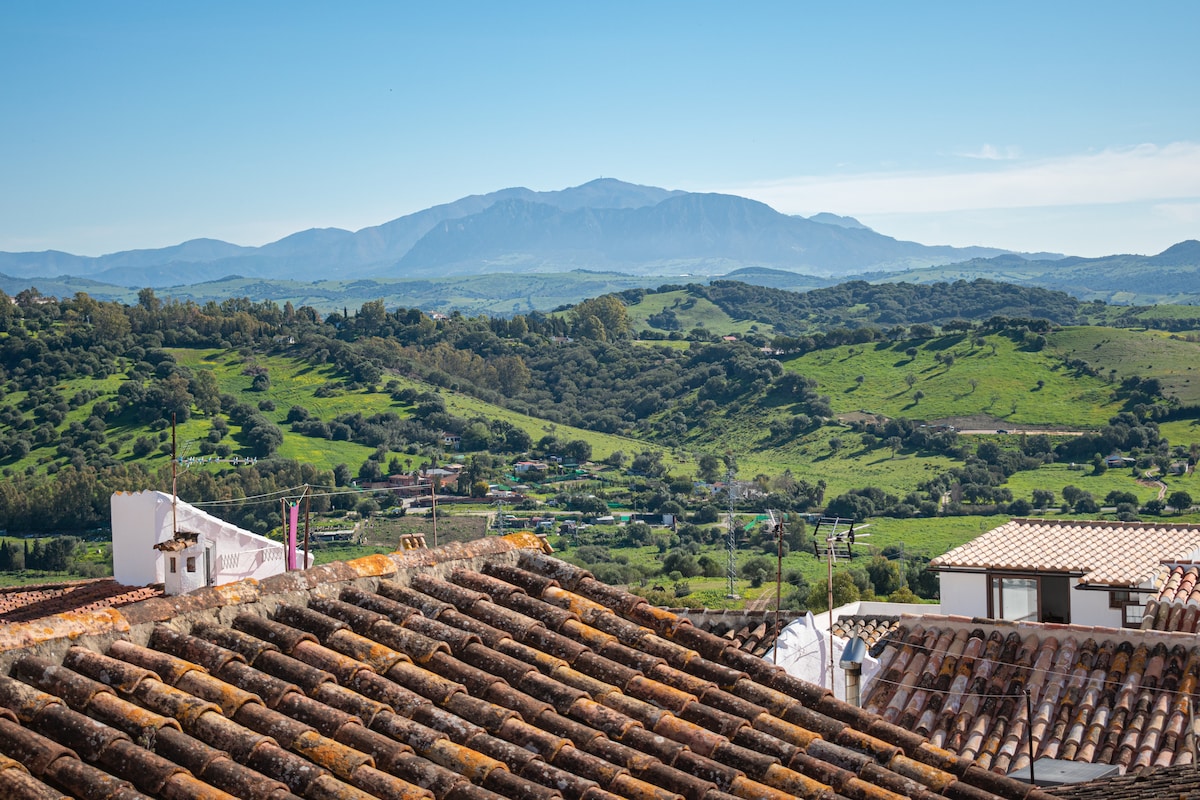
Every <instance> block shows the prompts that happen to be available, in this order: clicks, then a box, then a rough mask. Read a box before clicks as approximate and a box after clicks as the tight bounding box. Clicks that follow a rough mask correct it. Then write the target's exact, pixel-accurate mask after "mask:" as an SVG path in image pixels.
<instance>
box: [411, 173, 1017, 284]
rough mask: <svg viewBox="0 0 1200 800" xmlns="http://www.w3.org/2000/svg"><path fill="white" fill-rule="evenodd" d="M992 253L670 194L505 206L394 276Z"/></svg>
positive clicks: (419, 251) (453, 230) (853, 263)
mask: <svg viewBox="0 0 1200 800" xmlns="http://www.w3.org/2000/svg"><path fill="white" fill-rule="evenodd" d="M1002 252H1004V251H1002V250H997V249H995V248H952V247H927V246H925V245H921V244H916V243H915V242H902V241H898V240H896V239H893V238H891V237H888V236H881V235H880V234H877V233H875V232H874V231H871V230H870V229H868V228H865V227H859V228H850V227H844V226H842V225H828V224H824V223H820V222H813V221H812V220H808V219H804V218H803V217H793V216H788V215H786V214H780V213H779V212H777V211H775V210H774V209H772V208H771V207H770V206H767V205H765V204H763V203H759V202H757V201H754V200H747V199H745V198H743V197H735V196H732V195H722V194H693V193H688V194H677V195H675V196H673V197H669V198H667V199H666V200H663V201H662V202H659V203H657V204H655V205H648V206H642V207H638V208H597V207H581V208H577V209H575V210H563V209H560V208H554V207H551V206H549V205H546V204H544V203H540V202H529V201H526V200H519V199H507V200H503V201H499V202H496V203H494V204H493V205H492V206H490V207H489V208H487V209H486V210H484V211H481V212H480V213H478V214H472V215H470V216H467V217H462V218H459V219H454V220H446V221H443V222H441V223H439V224H438V225H436V226H435V227H434V228H433V229H432V230H430V231H429V232H428V233H427V234H425V236H424V237H422V238H421V240H420V241H418V242H417V243H416V244H415V245H413V247H412V249H411V250H409V251H408V253H407V254H405V256H404V257H403V258H401V259H400V260H399V261H398V262H397V264H396V272H395V273H393V274H398V275H411V274H415V273H417V272H419V271H422V270H437V271H439V272H441V273H442V274H446V273H450V274H455V273H458V274H465V273H476V272H481V271H482V272H488V271H513V272H524V271H531V272H539V271H541V272H545V271H561V270H563V269H573V268H587V269H607V270H617V271H622V272H630V273H634V274H662V275H675V274H685V273H686V274H697V275H717V274H722V273H725V272H728V271H730V270H733V269H738V268H740V267H743V266H768V267H773V268H777V269H787V270H793V271H799V272H805V273H809V274H814V275H826V276H834V275H847V274H850V273H853V272H860V271H863V270H871V269H902V268H905V267H910V266H913V265H915V264H921V265H927V264H930V263H945V262H947V261H952V260H963V259H966V258H972V257H979V256H989V255H997V254H999V253H1002Z"/></svg>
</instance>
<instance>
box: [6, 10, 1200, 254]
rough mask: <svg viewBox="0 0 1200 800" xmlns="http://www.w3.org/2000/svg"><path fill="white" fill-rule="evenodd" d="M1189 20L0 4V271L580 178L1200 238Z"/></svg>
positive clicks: (967, 240)
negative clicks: (46, 257) (6, 264)
mask: <svg viewBox="0 0 1200 800" xmlns="http://www.w3.org/2000/svg"><path fill="white" fill-rule="evenodd" d="M1198 39H1200V3H1196V2H1194V0H1183V1H1181V2H1173V1H1170V0H1163V1H1161V2H1152V3H1145V4H1132V3H1113V2H1095V1H1093V2H1054V3H1046V2H1010V3H1003V4H997V3H990V4H983V3H963V2H946V3H940V2H914V3H897V2H879V3H875V2H866V3H862V2H860V3H855V4H853V5H851V4H840V3H816V2H787V3H755V4H748V3H737V4H734V3H709V2H680V3H675V2H657V3H649V2H642V3H623V2H604V3H596V4H583V3H562V2H555V3H518V2H513V3H496V2H490V3H460V2H438V3H415V2H414V3H403V2H380V3H368V2H351V3H308V2H286V3H285V2H279V3H275V2H252V3H223V2H206V3H193V4H184V3H162V2H134V1H132V0H130V1H129V2H120V3H95V2H66V1H64V2H53V3H46V2H37V1H36V0H17V1H16V2H12V3H8V4H6V5H5V8H4V10H3V12H2V16H0V109H2V110H3V116H2V122H0V153H3V154H4V155H3V157H2V158H0V187H2V188H0V250H4V251H25V250H46V249H56V250H65V251H68V252H72V253H78V254H82V255H100V254H102V253H108V252H113V251H117V250H126V249H135V248H148V247H162V246H167V245H171V244H177V243H179V242H181V241H184V240H187V239H191V238H198V237H211V238H217V239H224V240H226V241H230V242H234V243H237V244H243V245H258V244H264V243H266V242H269V241H273V240H275V239H278V238H280V237H282V236H285V235H287V234H289V233H292V232H295V231H297V230H302V229H305V228H311V227H341V228H347V229H351V230H357V229H359V228H362V227H366V226H369V225H376V224H379V223H382V222H385V221H387V220H390V219H394V218H396V217H398V216H402V215H404V214H407V213H411V212H414V211H418V210H420V209H422V208H426V207H428V206H431V205H434V204H437V203H444V202H449V201H452V200H455V199H457V198H459V197H462V196H464V195H468V194H482V193H486V192H490V191H494V190H496V189H501V188H504V187H508V186H527V187H529V188H531V189H542V190H544V189H561V188H564V187H566V186H574V185H578V184H580V183H583V182H585V181H588V180H591V179H593V178H597V177H601V176H603V177H612V178H620V179H621V180H625V181H630V182H633V183H642V184H649V185H655V186H662V187H665V188H670V189H686V190H691V191H711V192H729V193H734V194H741V195H744V196H747V197H753V198H756V199H759V200H762V201H764V202H766V203H769V204H770V205H771V206H773V207H774V208H776V209H778V210H780V211H782V212H785V213H792V214H803V215H805V216H808V215H811V214H814V213H817V212H820V211H829V212H833V213H837V214H845V215H850V216H854V217H857V218H858V219H860V220H861V221H862V222H864V223H865V224H868V225H870V226H871V227H873V228H874V229H875V230H877V231H879V232H880V233H884V234H887V235H890V236H894V237H896V238H900V239H909V240H913V241H919V242H922V243H925V244H953V245H971V244H979V245H990V246H996V247H1004V248H1009V249H1014V250H1022V251H1040V250H1047V251H1055V252H1065V253H1069V254H1073V255H1084V256H1094V255H1104V254H1109V253H1118V252H1120V253H1157V252H1159V251H1161V250H1163V249H1165V248H1166V247H1169V246H1170V245H1172V244H1174V243H1176V242H1178V241H1181V240H1183V239H1188V238H1200V102H1198V101H1200V96H1198V95H1200V91H1198V88H1197V87H1198V85H1200V81H1198V79H1200V48H1197V46H1196V42H1197V41H1198Z"/></svg>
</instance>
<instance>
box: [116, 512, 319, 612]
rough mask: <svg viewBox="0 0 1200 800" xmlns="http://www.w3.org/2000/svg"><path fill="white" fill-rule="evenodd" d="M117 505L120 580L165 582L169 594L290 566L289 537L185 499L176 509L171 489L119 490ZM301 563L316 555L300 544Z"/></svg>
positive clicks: (129, 583)
mask: <svg viewBox="0 0 1200 800" xmlns="http://www.w3.org/2000/svg"><path fill="white" fill-rule="evenodd" d="M111 506H112V531H113V577H114V578H115V579H116V580H117V582H118V583H123V584H125V585H127V586H146V585H148V584H152V583H161V584H163V589H164V591H165V592H166V593H167V594H184V593H186V592H190V591H193V590H195V589H199V588H201V587H204V586H220V585H221V584H225V583H231V582H233V581H238V580H241V579H243V578H255V579H258V580H261V579H263V578H269V577H270V576H272V575H278V574H279V573H281V572H283V571H284V570H285V569H286V566H287V547H286V546H285V545H284V544H283V543H281V542H276V541H272V540H270V539H268V538H266V537H264V536H259V535H258V534H256V533H251V532H250V531H247V530H244V529H242V528H239V527H238V526H236V525H233V524H230V523H228V522H225V521H224V520H221V519H218V518H216V517H214V516H213V515H211V514H208V513H206V512H204V511H201V510H200V509H198V508H196V507H195V506H191V505H189V504H187V503H185V502H183V501H182V500H180V501H177V502H176V503H175V509H174V513H172V508H171V506H172V498H171V495H169V494H166V493H165V492H156V491H143V492H117V493H115V494H114V495H113V496H112V500H111ZM295 563H296V565H297V566H298V567H305V566H312V556H311V555H308V556H307V557H305V554H304V552H303V550H298V551H297V555H296V558H295Z"/></svg>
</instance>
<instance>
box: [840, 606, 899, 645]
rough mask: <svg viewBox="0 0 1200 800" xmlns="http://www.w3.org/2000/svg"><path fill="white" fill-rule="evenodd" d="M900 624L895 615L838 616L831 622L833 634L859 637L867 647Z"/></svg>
mask: <svg viewBox="0 0 1200 800" xmlns="http://www.w3.org/2000/svg"><path fill="white" fill-rule="evenodd" d="M899 624H900V617H899V616H896V615H887V616H880V615H861V614H854V615H851V616H845V617H838V619H836V620H834V623H833V634H834V636H840V637H841V638H843V639H853V638H854V637H855V636H857V637H859V638H861V639H862V640H863V642H865V643H866V645H867V647H874V646H875V645H876V644H877V643H878V642H879V640H880V639H882V638H883V637H885V636H887V635H888V634H889V633H891V632H892V631H894V630H896V627H897V626H898V625H899Z"/></svg>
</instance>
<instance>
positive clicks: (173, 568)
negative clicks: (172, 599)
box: [171, 556, 179, 575]
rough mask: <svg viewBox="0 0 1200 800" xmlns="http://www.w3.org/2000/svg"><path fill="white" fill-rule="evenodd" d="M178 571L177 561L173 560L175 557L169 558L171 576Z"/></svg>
mask: <svg viewBox="0 0 1200 800" xmlns="http://www.w3.org/2000/svg"><path fill="white" fill-rule="evenodd" d="M178 571H179V559H177V558H175V556H171V574H172V575H174V574H175V573H176V572H178Z"/></svg>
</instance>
